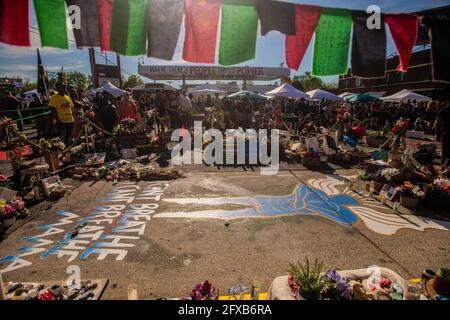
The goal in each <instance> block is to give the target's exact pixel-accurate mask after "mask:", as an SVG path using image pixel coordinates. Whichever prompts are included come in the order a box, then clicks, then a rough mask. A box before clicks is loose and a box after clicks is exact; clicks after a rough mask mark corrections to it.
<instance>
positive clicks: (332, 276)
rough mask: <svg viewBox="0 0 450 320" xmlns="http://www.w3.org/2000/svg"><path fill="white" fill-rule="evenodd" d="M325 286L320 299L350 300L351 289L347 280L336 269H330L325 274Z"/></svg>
mask: <svg viewBox="0 0 450 320" xmlns="http://www.w3.org/2000/svg"><path fill="white" fill-rule="evenodd" d="M325 281H326V285H325V287H324V289H323V291H322V297H323V298H325V299H334V300H342V299H345V300H351V299H352V289H351V286H350V284H348V283H347V280H346V279H345V278H344V277H342V276H341V275H340V274H339V273H338V272H337V271H336V269H334V268H333V269H330V270H328V271H327V272H326V273H325Z"/></svg>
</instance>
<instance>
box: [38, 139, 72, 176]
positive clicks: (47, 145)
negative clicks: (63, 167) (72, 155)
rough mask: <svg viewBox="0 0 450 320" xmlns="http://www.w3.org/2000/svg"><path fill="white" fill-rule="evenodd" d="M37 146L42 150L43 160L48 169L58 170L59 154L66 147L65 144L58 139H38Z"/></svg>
mask: <svg viewBox="0 0 450 320" xmlns="http://www.w3.org/2000/svg"><path fill="white" fill-rule="evenodd" d="M38 145H39V147H40V148H41V150H42V151H43V152H44V158H45V162H47V164H48V165H49V167H50V171H52V172H55V171H57V170H59V154H60V153H61V152H62V151H64V150H65V149H66V145H65V144H64V143H63V142H62V141H61V140H60V139H59V138H57V139H51V140H45V139H40V140H39V144H38Z"/></svg>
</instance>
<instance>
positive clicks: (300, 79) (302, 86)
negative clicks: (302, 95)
mask: <svg viewBox="0 0 450 320" xmlns="http://www.w3.org/2000/svg"><path fill="white" fill-rule="evenodd" d="M292 86H294V87H295V88H297V89H299V90H302V91H311V90H315V89H320V88H323V87H324V86H325V83H324V82H323V81H322V79H320V78H318V77H314V76H313V75H312V74H311V72H309V71H307V72H305V73H304V74H302V75H299V76H295V77H293V78H292Z"/></svg>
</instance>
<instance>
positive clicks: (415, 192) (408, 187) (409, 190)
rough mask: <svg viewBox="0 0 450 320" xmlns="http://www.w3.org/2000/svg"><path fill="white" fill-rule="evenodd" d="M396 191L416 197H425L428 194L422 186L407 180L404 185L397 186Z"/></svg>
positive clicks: (409, 196) (406, 195)
mask: <svg viewBox="0 0 450 320" xmlns="http://www.w3.org/2000/svg"><path fill="white" fill-rule="evenodd" d="M396 191H397V192H398V193H400V194H402V195H404V196H405V197H408V198H414V199H423V198H425V197H426V195H427V194H426V192H425V191H423V190H422V188H421V187H420V186H418V185H415V184H413V183H411V182H410V181H405V183H404V184H403V185H402V186H400V187H397V188H396Z"/></svg>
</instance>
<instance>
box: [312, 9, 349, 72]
mask: <svg viewBox="0 0 450 320" xmlns="http://www.w3.org/2000/svg"><path fill="white" fill-rule="evenodd" d="M352 23H353V21H352V12H351V11H350V10H346V9H329V8H323V12H322V16H321V17H320V20H319V24H318V25H317V29H316V40H315V43H314V57H313V68H312V73H313V75H315V76H328V75H338V74H345V73H347V68H348V56H349V48H350V34H351V32H352Z"/></svg>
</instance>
